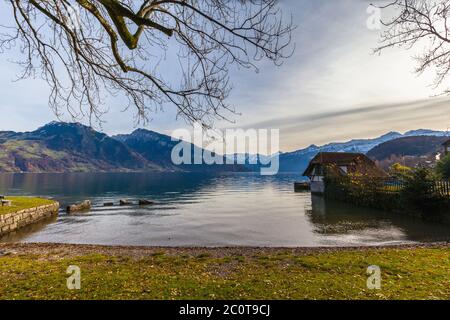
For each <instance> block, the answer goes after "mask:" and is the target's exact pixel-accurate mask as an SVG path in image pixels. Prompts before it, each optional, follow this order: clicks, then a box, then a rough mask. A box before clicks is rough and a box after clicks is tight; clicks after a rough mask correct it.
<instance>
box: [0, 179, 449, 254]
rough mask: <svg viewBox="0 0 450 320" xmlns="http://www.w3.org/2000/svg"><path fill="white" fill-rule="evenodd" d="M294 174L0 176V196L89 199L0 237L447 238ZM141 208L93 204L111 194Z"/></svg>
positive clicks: (173, 241)
mask: <svg viewBox="0 0 450 320" xmlns="http://www.w3.org/2000/svg"><path fill="white" fill-rule="evenodd" d="M300 179H301V177H300V176H299V175H289V174H280V175H278V176H275V177H262V176H259V175H256V174H246V173H244V174H240V173H239V174H223V175H213V174H210V175H207V174H175V173H164V174H154V173H148V174H147V173H145V174H142V173H102V174H3V175H0V194H7V195H23V194H26V195H38V196H45V197H52V198H54V199H56V200H58V201H60V203H61V208H65V206H66V205H67V204H73V203H75V202H78V201H82V200H85V199H89V200H91V201H92V203H93V208H92V210H91V211H90V212H87V213H80V214H72V215H69V214H66V213H65V212H64V210H61V212H60V215H59V217H58V218H54V219H51V220H48V221H44V222H42V223H38V224H35V225H33V226H29V227H26V228H24V229H22V230H21V231H19V232H17V233H15V234H10V235H7V236H4V237H3V238H0V242H10V241H21V242H60V243H84V244H110V245H156V246H234V245H239V246H354V245H363V246H365V245H382V244H383V245H386V244H399V243H410V242H429V241H450V226H449V225H447V226H445V225H441V224H439V223H432V222H424V221H422V220H419V219H416V218H411V217H404V216H399V215H396V214H391V213H387V212H381V211H375V210H367V209H361V208H356V207H353V206H350V205H346V204H342V203H338V202H328V201H327V202H325V201H324V200H323V199H322V198H320V197H311V195H310V194H309V193H295V192H294V190H293V189H294V188H293V183H294V181H298V180H300ZM122 198H125V199H130V200H134V201H137V200H138V199H151V200H154V201H155V202H156V204H155V205H152V206H148V207H139V206H126V207H119V206H115V207H103V203H105V202H116V203H117V202H118V201H119V199H122Z"/></svg>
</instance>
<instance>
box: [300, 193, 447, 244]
mask: <svg viewBox="0 0 450 320" xmlns="http://www.w3.org/2000/svg"><path fill="white" fill-rule="evenodd" d="M311 198H312V204H311V209H310V210H307V211H306V213H307V215H308V216H309V219H310V221H311V222H312V223H313V225H314V231H315V232H317V233H318V234H321V235H328V236H330V238H331V239H332V238H334V237H339V236H342V237H345V236H352V235H355V234H361V233H365V234H366V235H370V234H372V236H374V237H376V238H378V239H379V240H380V241H385V242H386V241H389V239H391V240H392V241H394V242H395V241H401V240H403V241H416V242H429V241H450V226H449V225H444V224H440V223H433V222H426V221H423V220H422V219H420V218H417V217H413V216H405V215H402V214H399V213H392V212H385V211H381V210H374V209H369V208H364V209H362V208H360V207H356V206H352V205H349V204H346V203H343V202H339V201H334V200H328V199H327V200H325V199H324V198H323V197H321V196H316V195H312V197H311Z"/></svg>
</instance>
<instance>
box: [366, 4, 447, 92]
mask: <svg viewBox="0 0 450 320" xmlns="http://www.w3.org/2000/svg"><path fill="white" fill-rule="evenodd" d="M381 8H383V9H384V10H386V11H389V12H393V13H394V14H393V17H392V18H391V19H390V20H388V21H383V24H384V26H385V27H386V30H385V31H384V32H383V34H382V37H381V46H379V47H378V48H377V49H376V50H375V52H378V53H380V52H382V51H383V50H385V49H387V48H392V47H401V48H405V49H411V48H413V47H417V48H420V49H423V50H422V51H423V53H421V54H419V55H418V56H416V57H415V58H416V60H417V62H418V66H417V68H416V72H417V73H419V74H422V73H423V72H425V71H426V70H428V69H433V70H435V72H436V78H435V80H434V87H435V88H437V87H439V86H440V85H442V84H443V83H444V82H445V80H446V79H447V77H448V75H449V71H450V34H449V27H450V26H449V24H448V22H449V21H448V19H449V14H450V1H449V0H435V1H430V0H396V1H393V2H390V3H388V4H387V5H385V6H383V7H381ZM444 93H445V94H447V93H450V89H445V91H444Z"/></svg>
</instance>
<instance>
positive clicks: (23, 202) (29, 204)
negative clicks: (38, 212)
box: [0, 197, 54, 215]
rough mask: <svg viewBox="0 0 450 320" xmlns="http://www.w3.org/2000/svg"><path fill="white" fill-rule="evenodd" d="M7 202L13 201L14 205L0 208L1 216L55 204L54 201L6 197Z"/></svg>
mask: <svg viewBox="0 0 450 320" xmlns="http://www.w3.org/2000/svg"><path fill="white" fill-rule="evenodd" d="M6 200H11V201H12V205H11V206H10V207H6V206H5V207H2V206H0V215H2V214H7V213H11V212H16V211H19V210H23V209H29V208H33V207H38V206H44V205H47V204H52V203H54V201H52V200H48V199H41V198H33V197H6Z"/></svg>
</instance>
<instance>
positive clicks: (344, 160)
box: [303, 152, 386, 176]
mask: <svg viewBox="0 0 450 320" xmlns="http://www.w3.org/2000/svg"><path fill="white" fill-rule="evenodd" d="M358 163H361V164H364V166H365V170H364V171H365V172H366V173H371V174H373V175H377V176H380V175H382V176H383V175H386V173H385V172H384V171H383V170H381V169H380V168H378V167H377V166H376V164H375V162H373V161H372V160H371V159H370V158H369V157H367V156H366V155H365V154H362V153H349V152H320V153H318V154H317V155H316V156H315V157H314V158H313V159H312V160H311V161H310V163H309V165H308V167H307V168H306V170H305V172H304V173H303V175H304V176H310V175H311V173H312V170H313V167H314V165H316V164H321V165H336V166H348V165H354V164H358Z"/></svg>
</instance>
